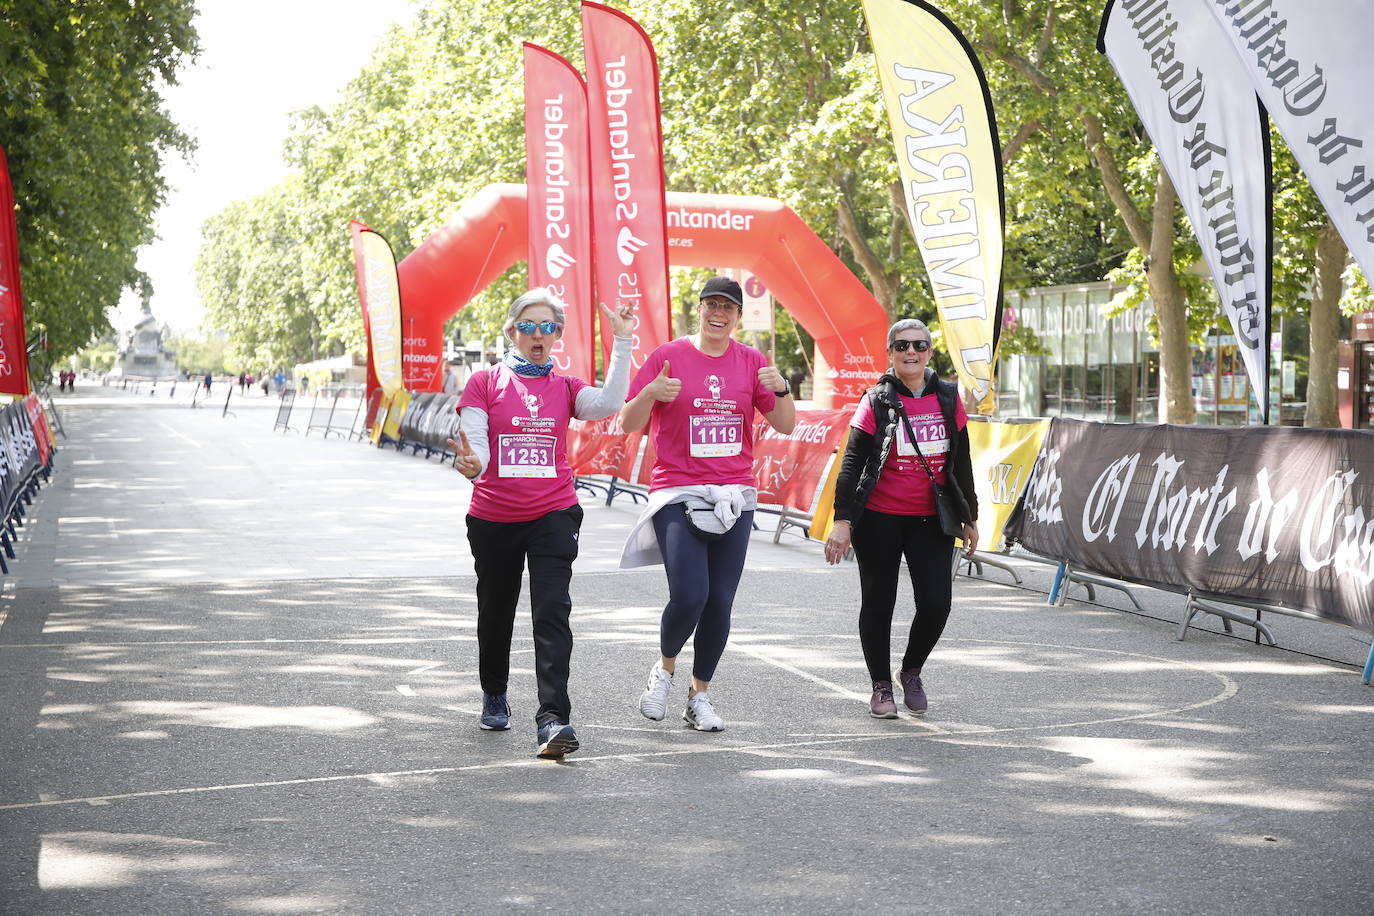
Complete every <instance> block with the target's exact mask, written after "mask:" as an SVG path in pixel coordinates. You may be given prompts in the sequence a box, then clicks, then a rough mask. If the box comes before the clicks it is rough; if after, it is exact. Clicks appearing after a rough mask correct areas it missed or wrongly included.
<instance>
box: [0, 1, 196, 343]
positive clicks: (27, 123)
mask: <svg viewBox="0 0 1374 916" xmlns="http://www.w3.org/2000/svg"><path fill="white" fill-rule="evenodd" d="M194 11H195V7H194V3H193V2H192V0H140V2H138V3H106V2H97V0H7V2H6V3H5V9H4V14H3V15H0V144H3V145H4V146H5V149H6V152H7V153H8V155H9V164H10V172H11V175H12V177H13V179H14V182H15V200H16V211H17V212H16V214H15V215H16V218H17V222H18V227H19V245H20V259H21V261H20V269H21V271H22V276H23V281H24V296H25V300H26V302H25V305H26V313H27V314H26V318H27V325H28V328H29V330H30V332H32V331H35V330H46V331H47V334H48V341H49V343H50V344H51V346H52V348H53V350H52V352H53V353H54V354H56V355H57V356H62V355H65V354H68V353H73V352H75V351H76V350H78V349H79V348H81V347H82V346H84V345H86V344H87V343H89V342H90V341H91V340H92V339H93V338H95V337H97V336H98V335H100V334H101V333H104V332H105V331H107V330H108V329H109V321H108V318H107V315H108V313H109V312H110V311H111V310H112V309H114V308H115V307H117V305H118V303H119V298H120V295H121V293H122V292H123V291H124V290H125V289H132V290H135V291H139V292H144V291H146V290H147V288H148V280H147V277H145V276H144V275H143V274H142V273H141V272H139V271H138V269H137V267H136V266H135V262H136V252H137V250H138V248H139V247H140V246H141V245H144V244H147V243H148V242H150V241H152V238H153V223H152V220H153V214H154V212H155V211H156V209H157V207H158V206H159V205H160V204H161V202H162V200H163V198H164V196H165V194H166V190H167V188H166V183H165V181H164V179H163V176H162V172H161V163H162V160H163V158H164V157H165V156H167V155H169V154H172V153H182V154H185V153H189V152H190V150H191V146H192V144H191V142H190V140H189V139H188V138H187V137H186V136H185V135H183V134H182V133H181V132H180V131H179V130H178V129H177V128H176V126H175V125H174V124H173V123H172V121H171V120H170V119H169V118H168V116H167V114H166V112H165V110H164V106H163V100H162V97H161V86H163V85H170V84H175V82H176V77H177V72H178V70H179V69H180V68H181V67H182V66H183V65H184V64H185V63H186V62H187V61H188V60H190V59H191V58H193V57H194V55H195V54H196V52H197V39H196V33H195V29H194V28H193V26H192V17H193V15H194Z"/></svg>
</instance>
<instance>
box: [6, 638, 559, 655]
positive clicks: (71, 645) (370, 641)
mask: <svg viewBox="0 0 1374 916" xmlns="http://www.w3.org/2000/svg"><path fill="white" fill-rule="evenodd" d="M476 641H477V637H476V636H328V637H319V638H316V639H166V640H138V641H136V642H12V643H0V649H122V648H128V647H133V648H137V647H138V646H271V645H283V646H288V645H296V644H309V643H336V644H338V645H344V646H386V645H404V644H406V643H416V642H476ZM517 651H518V650H517ZM529 651H531V652H533V651H534V650H533V649H531V650H529Z"/></svg>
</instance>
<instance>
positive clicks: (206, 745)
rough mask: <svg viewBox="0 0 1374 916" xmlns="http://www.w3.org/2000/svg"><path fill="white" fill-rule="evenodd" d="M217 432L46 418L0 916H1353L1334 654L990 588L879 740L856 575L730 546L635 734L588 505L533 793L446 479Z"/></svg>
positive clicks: (1367, 879)
mask: <svg viewBox="0 0 1374 916" xmlns="http://www.w3.org/2000/svg"><path fill="white" fill-rule="evenodd" d="M217 394H219V395H220V396H222V392H219V393H217ZM218 400H219V399H218V398H216V399H215V400H214V407H213V408H211V409H197V410H191V409H189V407H188V403H189V397H183V396H182V394H178V395H176V396H173V397H167V396H166V395H165V392H160V393H159V394H157V395H152V396H149V395H147V394H146V393H145V394H141V395H138V396H135V395H132V394H126V393H123V392H115V391H107V390H104V389H99V388H81V389H78V391H77V393H76V394H75V395H69V396H66V397H65V398H63V399H61V400H59V408H60V409H61V410H62V418H63V421H64V425H65V427H66V430H67V433H68V438H67V439H65V440H60V441H59V446H60V447H61V449H62V451H61V454H60V456H59V458H58V466H57V472H56V474H55V476H54V479H53V482H52V484H51V485H50V486H49V487H47V488H45V489H44V491H43V492H42V493H41V495H40V497H39V499H38V501H37V502H36V503H35V505H34V507H33V510H32V515H31V517H30V521H29V524H28V525H27V526H26V528H25V529H24V530H23V532H22V539H21V542H20V544H19V548H18V557H17V558H16V559H15V560H13V561H10V566H11V574H10V575H9V576H8V577H5V579H4V580H3V591H0V853H2V854H0V912H3V913H22V914H48V913H52V914H58V913H60V914H77V913H81V914H85V913H92V914H123V913H131V914H132V913H137V914H145V913H146V914H154V913H167V914H200V913H207V914H209V913H383V914H391V913H395V914H410V913H468V912H472V913H488V912H492V913H506V912H545V911H565V912H607V913H645V912H666V911H673V912H721V913H860V912H893V911H897V910H899V909H900V910H904V911H918V912H926V913H1004V912H1014V913H1018V914H1041V913H1044V914H1049V913H1100V912H1121V913H1247V914H1263V913H1274V914H1280V913H1282V914H1295V913H1314V914H1316V913H1321V914H1343V913H1350V914H1356V913H1358V914H1364V913H1367V912H1369V910H1370V906H1371V904H1370V901H1371V900H1374V867H1371V865H1374V862H1372V861H1371V860H1372V859H1374V856H1371V846H1372V845H1374V777H1371V776H1370V762H1371V761H1374V729H1371V725H1374V690H1371V688H1368V687H1364V686H1362V685H1361V684H1360V682H1359V676H1358V667H1359V665H1360V664H1361V663H1362V662H1363V660H1364V657H1365V653H1366V652H1367V651H1368V645H1369V638H1368V636H1365V635H1362V634H1359V633H1355V632H1353V631H1350V630H1347V629H1344V628H1341V627H1338V626H1334V625H1329V624H1322V623H1314V622H1308V621H1300V620H1291V619H1283V620H1279V621H1275V622H1274V626H1275V628H1276V630H1277V632H1278V635H1279V639H1280V647H1279V648H1270V647H1258V646H1256V645H1254V644H1253V643H1252V642H1250V641H1248V640H1247V639H1246V638H1243V637H1242V636H1241V635H1239V634H1238V635H1237V636H1228V635H1225V634H1223V633H1221V632H1220V631H1219V629H1218V628H1217V627H1216V626H1215V625H1214V624H1212V623H1206V622H1205V623H1204V624H1203V627H1202V628H1201V629H1198V630H1194V631H1193V632H1192V633H1191V634H1190V635H1189V637H1188V638H1187V639H1186V640H1185V641H1183V642H1179V641H1176V640H1175V639H1174V626H1175V624H1176V622H1177V620H1178V618H1179V615H1180V612H1181V600H1180V599H1178V598H1177V597H1175V596H1170V595H1164V594H1160V593H1156V592H1151V591H1149V590H1147V589H1138V590H1136V593H1137V594H1138V595H1139V597H1140V599H1141V600H1142V603H1143V604H1144V605H1145V612H1144V613H1137V612H1134V611H1128V610H1126V608H1129V607H1130V605H1129V603H1128V602H1127V601H1126V600H1125V599H1124V597H1123V596H1120V595H1116V594H1113V593H1111V592H1105V591H1099V592H1098V594H1097V597H1098V600H1099V601H1100V602H1101V603H1090V602H1086V601H1079V600H1070V601H1069V602H1068V603H1067V605H1066V606H1065V607H1049V606H1047V605H1046V604H1045V589H1046V586H1047V584H1048V574H1047V571H1046V570H1044V569H1043V568H1041V567H1038V566H1035V565H1034V564H1018V567H1019V568H1020V569H1021V571H1022V575H1023V577H1024V580H1025V581H1024V585H1023V586H1020V587H1018V586H1016V585H1014V584H1013V583H1012V582H1011V579H1010V578H1009V577H1008V575H1007V574H1005V573H1002V572H1000V571H989V572H988V577H987V578H985V579H984V578H969V577H966V576H961V577H960V578H959V580H958V581H957V582H956V586H955V593H956V598H955V609H954V613H953V615H952V618H951V622H950V625H949V628H948V629H947V630H946V635H945V637H944V639H943V640H942V641H941V643H940V645H939V647H938V648H937V650H936V652H935V654H934V656H933V657H932V659H931V661H930V663H929V665H928V666H927V675H928V678H927V681H928V688H929V690H930V694H931V711H930V714H929V715H928V716H926V717H925V718H923V719H916V718H911V717H903V718H901V719H898V720H896V721H878V720H874V719H871V718H869V717H868V715H867V712H866V706H865V703H866V700H867V689H868V685H867V684H866V683H865V675H864V669H863V665H862V660H861V656H860V652H859V646H858V640H857V636H856V633H855V615H856V605H857V599H856V595H857V588H858V585H857V572H856V571H855V568H854V566H853V564H852V563H850V564H844V565H842V566H841V567H839V568H834V569H832V568H829V567H826V566H825V565H824V563H823V561H822V560H821V556H820V550H819V546H818V545H816V544H815V543H814V542H807V541H805V540H804V539H803V538H802V537H800V535H799V534H797V533H796V531H795V529H793V530H792V531H789V532H787V533H785V534H784V535H783V537H782V542H781V543H780V544H778V545H774V544H772V543H771V540H772V534H771V532H759V533H757V534H756V535H755V537H754V543H753V544H752V545H751V554H750V567H749V570H748V572H747V574H746V578H745V580H744V582H743V584H742V587H741V589H740V593H739V597H738V600H737V602H736V607H735V626H734V631H733V635H732V640H731V645H730V648H729V650H728V651H727V654H726V657H725V659H724V660H723V661H722V663H721V666H720V671H719V674H718V677H717V680H716V682H715V684H714V685H713V690H712V693H713V695H714V696H715V698H716V703H717V708H718V709H719V711H720V712H721V714H722V715H723V716H724V717H725V718H726V721H727V722H728V728H727V729H726V731H724V732H723V733H720V734H712V735H708V734H699V733H696V732H692V731H689V730H687V729H685V728H683V727H682V723H681V721H680V720H679V719H678V718H677V716H678V715H679V713H680V707H681V706H682V704H683V703H684V702H685V685H678V687H677V689H676V692H675V693H674V696H673V705H672V707H671V708H670V714H669V717H668V719H666V720H665V721H664V722H662V723H653V722H649V721H647V720H645V719H643V718H641V717H640V716H639V715H638V713H637V711H636V705H635V703H636V698H637V696H638V692H639V690H640V688H641V687H642V683H643V679H644V675H645V673H646V671H647V668H648V666H649V664H650V663H651V662H652V661H653V659H654V657H655V654H656V644H657V638H656V634H657V619H658V612H659V610H660V608H661V606H662V602H663V600H664V596H665V588H664V583H663V578H662V574H661V571H660V570H658V569H647V570H633V571H621V570H617V569H615V565H616V559H617V557H618V553H619V547H620V543H621V541H622V540H623V537H624V534H625V532H626V531H627V530H628V527H629V525H630V523H631V522H632V521H633V520H634V517H635V511H634V509H633V508H631V507H630V506H629V505H627V504H626V505H622V504H621V503H622V501H623V499H622V500H618V501H617V504H616V505H614V506H611V507H605V506H601V505H599V504H598V501H597V500H594V499H593V498H592V497H591V496H588V497H587V498H586V500H585V505H586V508H587V516H586V522H585V524H584V527H583V534H582V538H581V544H582V557H581V558H580V559H579V560H578V564H577V567H576V570H577V572H576V575H575V576H574V581H573V590H574V602H575V610H574V632H575V634H576V638H577V646H576V649H575V653H574V659H573V683H572V696H573V703H574V722H575V724H576V725H577V727H578V728H579V731H580V733H581V735H582V738H583V742H584V746H583V750H582V751H581V752H579V753H578V754H576V755H574V756H572V757H569V758H568V759H567V761H566V762H564V763H562V764H557V763H552V762H547V761H538V760H536V759H535V758H534V748H535V744H534V726H533V722H532V713H533V708H534V705H535V700H534V682H533V672H532V670H531V664H530V660H531V653H532V648H531V641H530V638H529V623H528V617H527V615H524V614H523V613H522V619H521V620H520V621H518V622H517V625H516V639H515V646H514V652H513V677H512V689H511V702H512V705H513V707H514V713H515V721H516V723H517V724H516V727H515V728H513V729H512V730H511V731H510V732H505V733H489V732H483V731H480V730H479V729H478V728H477V726H476V712H477V709H478V706H479V705H480V689H479V687H478V684H477V676H476V645H475V638H474V634H475V601H474V598H473V578H472V568H471V559H470V557H469V556H468V553H467V549H466V542H465V539H464V524H463V516H464V512H465V508H466V504H467V496H468V490H467V484H466V483H464V482H463V481H462V480H461V479H460V478H459V477H458V475H457V474H456V473H454V472H453V471H452V470H450V469H448V468H446V467H444V466H442V465H441V464H439V463H438V462H437V461H430V462H426V461H424V460H423V459H422V458H419V457H414V456H411V455H409V454H398V453H396V452H395V451H388V450H378V449H373V448H370V447H366V446H364V445H360V444H358V443H352V442H345V441H342V440H340V439H338V438H330V439H328V440H326V439H322V438H321V437H320V436H319V435H318V434H312V435H311V436H309V437H304V436H301V435H300V434H298V433H289V434H285V435H283V434H282V433H273V432H272V431H271V428H272V421H273V418H274V416H275V406H276V402H275V401H274V400H271V399H263V398H261V397H260V396H259V397H256V398H246V399H236V400H231V402H230V408H231V410H233V411H234V415H232V416H228V417H222V416H221V411H220V409H219V407H220V403H219V402H218ZM902 594H903V598H902V599H901V600H902V602H903V603H904V610H899V617H898V621H899V622H898V625H897V626H896V627H894V632H895V633H897V634H899V635H900V634H901V633H902V632H903V631H904V627H905V620H909V616H910V613H911V611H910V592H909V590H908V589H906V588H905V587H904V589H903V592H902ZM1074 594H1075V595H1077V596H1079V597H1082V595H1083V593H1082V592H1081V591H1080V592H1075V593H1074ZM903 613H904V614H905V619H904V618H903ZM900 645H901V643H900V640H894V655H897V654H898V653H899V652H900Z"/></svg>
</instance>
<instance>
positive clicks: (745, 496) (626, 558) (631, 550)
mask: <svg viewBox="0 0 1374 916" xmlns="http://www.w3.org/2000/svg"><path fill="white" fill-rule="evenodd" d="M689 499H702V500H705V501H706V502H708V503H710V504H711V505H712V507H713V508H714V510H715V513H716V518H718V519H720V520H721V523H722V524H724V525H725V527H727V528H729V527H731V526H733V525H734V524H735V520H736V519H738V518H739V517H740V514H741V513H743V512H746V511H749V510H751V509H755V508H757V507H758V502H759V491H758V490H756V489H754V488H753V487H745V486H741V485H739V484H729V485H726V486H720V487H718V486H715V485H714V484H702V485H698V486H690V487H664V488H663V489H661V490H654V491H653V492H652V493H650V494H649V501H648V503H647V504H646V505H645V506H644V511H643V512H641V513H640V514H639V518H638V519H637V520H636V521H635V524H634V527H633V528H631V529H630V535H629V537H627V538H626V539H625V549H624V550H622V551H621V553H620V568H621V569H634V568H636V567H638V566H656V565H658V564H659V563H662V562H663V554H662V552H660V551H659V548H658V535H657V534H656V533H655V532H654V525H653V517H654V513H656V512H658V511H659V510H660V509H662V508H663V507H664V506H671V505H672V504H673V503H680V502H684V501H686V500H689Z"/></svg>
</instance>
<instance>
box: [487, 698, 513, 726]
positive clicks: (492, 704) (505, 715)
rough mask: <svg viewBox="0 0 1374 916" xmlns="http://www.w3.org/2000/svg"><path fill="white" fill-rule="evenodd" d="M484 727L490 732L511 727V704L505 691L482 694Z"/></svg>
mask: <svg viewBox="0 0 1374 916" xmlns="http://www.w3.org/2000/svg"><path fill="white" fill-rule="evenodd" d="M482 727H483V728H485V729H486V730H487V731H489V732H503V731H505V730H506V729H508V728H510V704H509V703H507V702H506V695H505V694H504V693H484V694H482Z"/></svg>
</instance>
